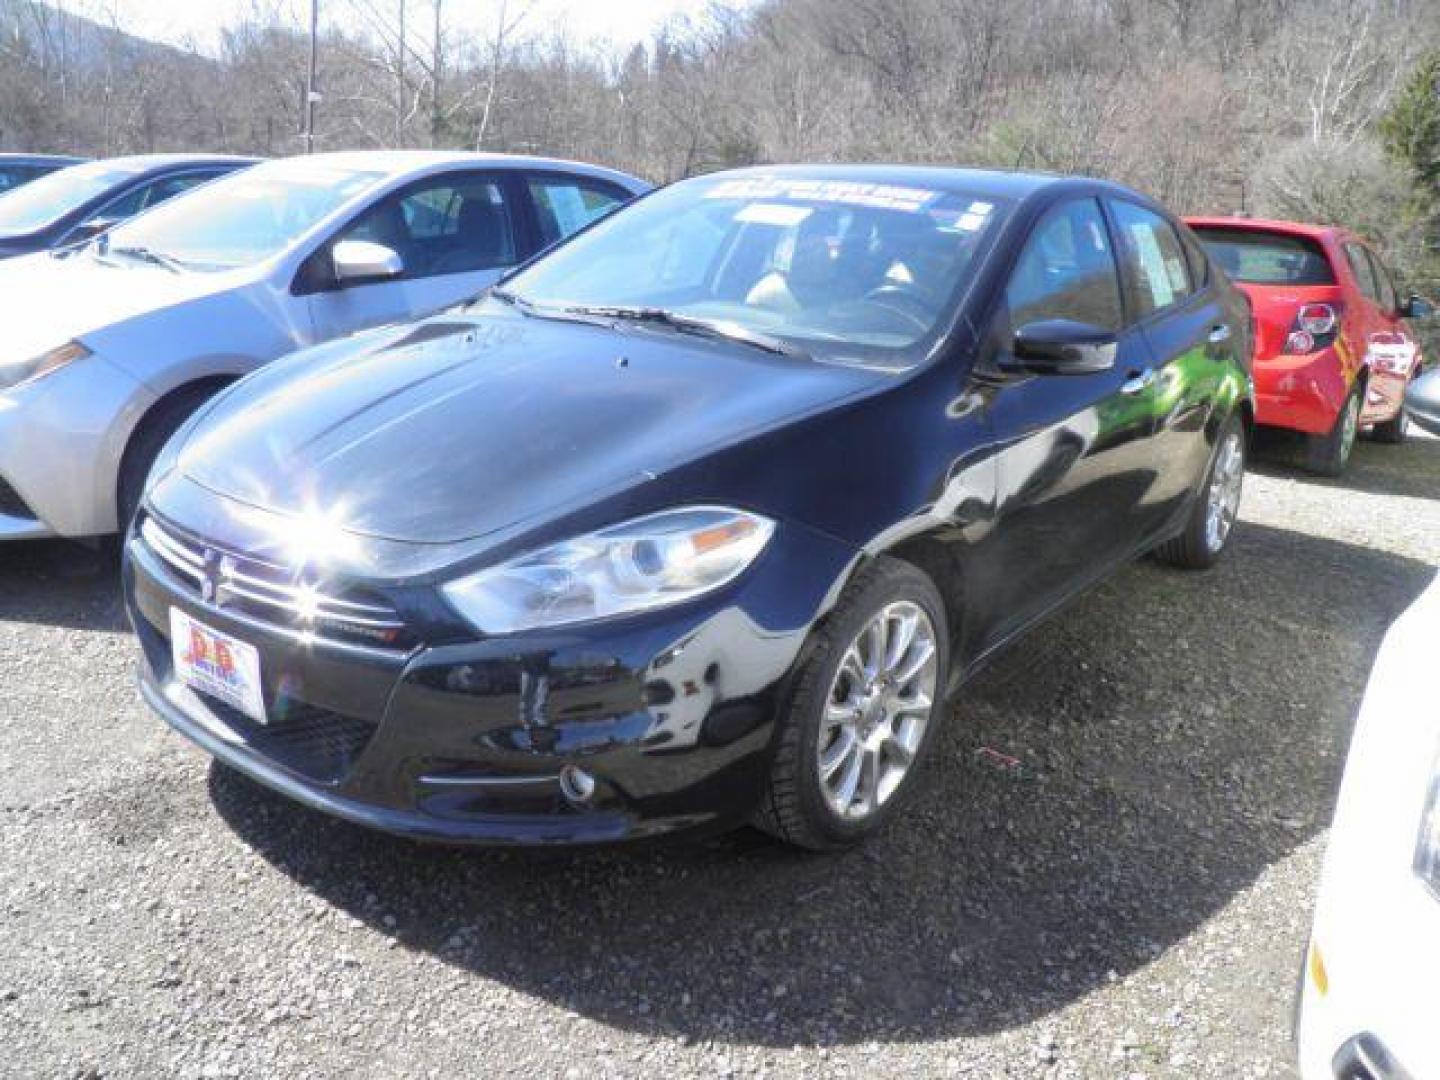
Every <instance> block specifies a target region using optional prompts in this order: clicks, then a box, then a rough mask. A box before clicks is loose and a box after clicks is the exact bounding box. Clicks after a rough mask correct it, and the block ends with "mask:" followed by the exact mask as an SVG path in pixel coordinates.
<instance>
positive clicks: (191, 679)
mask: <svg viewBox="0 0 1440 1080" xmlns="http://www.w3.org/2000/svg"><path fill="white" fill-rule="evenodd" d="M170 654H171V661H172V663H173V664H174V669H175V677H176V678H177V679H178V680H179V681H180V682H182V683H184V684H185V685H186V686H188V687H190V689H192V690H197V691H199V692H200V693H202V694H208V695H209V696H210V697H212V698H214V699H216V700H217V701H220V702H223V703H224V704H226V705H228V706H230V707H231V708H232V709H235V710H237V711H238V712H240V713H243V714H244V715H245V716H247V717H249V718H250V719H251V720H253V721H255V723H257V724H266V723H268V722H269V717H268V715H267V714H266V711H265V694H264V688H263V684H262V683H261V681H260V650H259V649H257V648H256V647H255V646H254V645H251V644H250V643H249V642H246V641H241V640H240V639H239V638H237V637H234V636H233V635H231V634H227V633H225V632H224V631H221V630H216V629H215V628H214V627H213V626H209V625H207V624H206V623H203V622H201V621H200V620H199V619H197V618H195V617H194V616H193V615H190V614H188V613H186V612H184V611H181V610H180V609H179V608H173V607H172V608H171V609H170Z"/></svg>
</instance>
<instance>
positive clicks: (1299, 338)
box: [1285, 304, 1340, 356]
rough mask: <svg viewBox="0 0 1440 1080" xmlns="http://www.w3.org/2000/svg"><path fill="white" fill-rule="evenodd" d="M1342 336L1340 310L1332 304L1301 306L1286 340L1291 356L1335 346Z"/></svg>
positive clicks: (1287, 350)
mask: <svg viewBox="0 0 1440 1080" xmlns="http://www.w3.org/2000/svg"><path fill="white" fill-rule="evenodd" d="M1339 334H1340V309H1339V308H1337V307H1335V306H1334V305H1332V304H1301V305H1300V310H1299V311H1298V312H1296V313H1295V325H1294V326H1293V327H1292V328H1291V330H1290V336H1289V337H1288V338H1286V339H1285V351H1286V352H1287V353H1289V354H1290V355H1292V356H1293V355H1295V354H1296V353H1300V354H1304V353H1310V352H1314V351H1315V350H1316V349H1323V348H1325V346H1327V345H1330V344H1333V343H1334V341H1335V338H1336V337H1338V336H1339Z"/></svg>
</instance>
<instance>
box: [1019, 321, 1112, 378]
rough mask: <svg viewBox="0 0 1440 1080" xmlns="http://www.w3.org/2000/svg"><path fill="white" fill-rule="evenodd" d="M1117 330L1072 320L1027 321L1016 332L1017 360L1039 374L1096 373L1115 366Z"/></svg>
mask: <svg viewBox="0 0 1440 1080" xmlns="http://www.w3.org/2000/svg"><path fill="white" fill-rule="evenodd" d="M1115 342H1116V337H1115V333H1114V331H1111V330H1106V329H1104V328H1103V327H1099V326H1092V325H1091V324H1090V323H1082V322H1074V321H1073V320H1071V319H1046V320H1044V321H1042V322H1033V323H1026V324H1025V325H1024V326H1022V327H1021V328H1020V329H1019V330H1017V331H1015V340H1014V344H1013V346H1012V349H1013V352H1014V354H1015V359H1016V360H1017V361H1019V363H1020V365H1021V366H1022V367H1024V368H1025V370H1026V371H1033V372H1035V373H1036V374H1039V375H1093V374H1095V373H1096V372H1099V371H1109V370H1110V369H1111V368H1112V367H1114V366H1115Z"/></svg>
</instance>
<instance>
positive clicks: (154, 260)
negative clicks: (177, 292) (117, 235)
mask: <svg viewBox="0 0 1440 1080" xmlns="http://www.w3.org/2000/svg"><path fill="white" fill-rule="evenodd" d="M105 254H106V255H119V256H121V257H122V258H127V259H138V260H140V261H141V262H147V263H149V264H150V265H151V266H163V267H164V268H165V269H166V270H169V271H170V272H171V273H172V274H181V273H184V272H185V264H184V263H182V262H181V261H180V260H179V259H177V258H175V257H174V256H173V255H166V254H165V253H164V252H161V251H151V250H150V249H149V248H147V247H110V246H109V245H108V244H107V245H106V247H105Z"/></svg>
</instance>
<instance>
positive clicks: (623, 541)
mask: <svg viewBox="0 0 1440 1080" xmlns="http://www.w3.org/2000/svg"><path fill="white" fill-rule="evenodd" d="M774 531H775V523H774V522H773V521H770V520H769V519H768V518H763V517H760V516H759V515H757V514H747V513H745V512H744V511H742V510H729V509H725V508H723V507H710V506H704V507H688V508H685V509H679V510H666V511H664V512H662V513H659V514H651V515H650V516H648V517H643V518H637V519H636V520H635V521H630V522H626V523H625V524H623V525H617V526H615V527H614V528H610V529H602V530H601V531H600V532H596V533H591V534H589V535H588V536H582V537H578V538H577V539H574V540H567V541H565V542H564V543H560V544H556V545H554V546H553V547H548V548H545V549H544V550H543V551H537V552H534V553H533V554H530V555H522V556H520V557H519V558H517V559H512V560H511V561H510V562H507V563H502V564H501V565H499V566H493V567H490V568H488V569H485V570H481V571H480V572H479V573H476V574H472V575H470V576H469V577H465V578H461V579H460V580H459V581H454V582H451V583H450V584H449V585H446V586H445V588H444V592H445V595H446V597H447V598H448V599H449V600H450V603H452V604H453V605H454V606H455V607H456V609H457V610H458V611H459V612H460V613H461V614H462V615H464V616H465V618H467V619H468V620H470V622H471V623H473V624H474V625H475V627H476V628H477V629H479V630H482V631H485V632H486V633H491V634H506V633H512V632H514V631H517V630H533V629H536V628H537V627H544V626H562V625H564V624H566V623H576V622H584V621H586V620H589V619H603V618H606V617H608V616H612V615H625V614H629V613H631V612H636V611H647V610H650V609H653V608H658V607H664V606H666V605H668V604H678V603H680V602H681V601H683V600H689V599H691V598H692V597H696V596H699V595H700V594H702V593H705V592H709V591H710V590H711V589H717V588H719V587H720V586H722V585H724V584H725V583H726V582H729V581H733V580H734V579H735V578H736V577H737V576H738V575H739V574H740V573H741V572H742V571H743V570H744V569H745V568H746V567H747V566H749V565H750V564H751V563H752V562H754V560H755V557H756V556H757V555H759V554H760V552H761V551H763V550H764V549H765V545H766V543H768V542H769V540H770V536H771V534H772V533H773V532H774Z"/></svg>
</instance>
